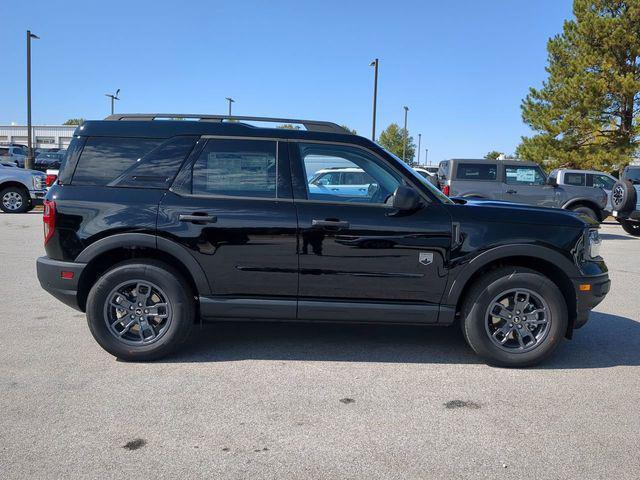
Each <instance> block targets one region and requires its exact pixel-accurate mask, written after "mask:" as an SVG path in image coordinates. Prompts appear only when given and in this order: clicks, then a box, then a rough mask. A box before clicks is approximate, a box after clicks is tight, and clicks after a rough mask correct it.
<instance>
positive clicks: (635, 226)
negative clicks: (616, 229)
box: [618, 220, 640, 237]
mask: <svg viewBox="0 0 640 480" xmlns="http://www.w3.org/2000/svg"><path fill="white" fill-rule="evenodd" d="M618 221H619V222H620V225H622V228H623V229H624V231H625V232H627V233H628V234H629V235H633V236H634V237H640V222H631V221H629V220H618Z"/></svg>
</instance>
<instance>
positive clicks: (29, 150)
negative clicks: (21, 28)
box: [24, 30, 40, 170]
mask: <svg viewBox="0 0 640 480" xmlns="http://www.w3.org/2000/svg"><path fill="white" fill-rule="evenodd" d="M32 38H36V39H38V38H40V37H39V36H37V35H36V34H35V33H31V30H27V158H26V160H25V161H24V168H25V169H28V170H30V169H31V168H33V138H32V132H31V129H32V127H31V39H32Z"/></svg>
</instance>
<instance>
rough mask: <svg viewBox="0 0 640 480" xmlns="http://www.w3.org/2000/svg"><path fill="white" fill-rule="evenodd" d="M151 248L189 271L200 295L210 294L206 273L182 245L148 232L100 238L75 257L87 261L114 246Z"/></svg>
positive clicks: (82, 261)
mask: <svg viewBox="0 0 640 480" xmlns="http://www.w3.org/2000/svg"><path fill="white" fill-rule="evenodd" d="M136 247H138V248H151V249H154V250H158V251H160V252H164V253H167V254H169V255H171V256H173V257H175V258H176V259H178V260H179V261H180V262H182V264H183V265H184V266H185V268H186V269H187V270H188V271H189V272H190V273H191V276H192V277H193V280H194V282H195V284H196V287H197V288H198V292H199V294H200V295H210V294H211V287H210V285H209V281H208V279H207V275H206V274H205V272H204V270H203V269H202V267H201V266H200V264H199V263H198V262H197V261H196V260H195V258H193V256H192V255H191V253H189V251H188V250H187V249H186V248H184V247H183V246H182V245H180V244H178V243H175V242H172V241H171V240H168V239H166V238H162V237H157V236H156V235H153V234H150V233H118V234H115V235H111V236H109V237H105V238H102V239H100V240H97V241H96V242H94V243H92V244H91V245H89V246H88V247H87V248H85V249H84V250H83V251H82V252H80V255H78V256H77V257H76V259H75V262H76V263H89V262H90V261H91V260H93V259H94V258H96V257H97V256H99V255H101V254H103V253H106V252H108V251H109V250H114V249H116V248H127V249H132V248H136Z"/></svg>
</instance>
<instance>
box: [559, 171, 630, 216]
mask: <svg viewBox="0 0 640 480" xmlns="http://www.w3.org/2000/svg"><path fill="white" fill-rule="evenodd" d="M554 178H555V179H556V182H557V183H558V185H574V186H578V187H595V188H601V189H603V190H604V191H605V193H606V194H607V206H606V207H605V210H606V211H607V212H611V210H612V207H611V190H612V189H613V185H614V184H615V183H616V182H617V181H618V179H617V178H616V177H614V176H613V175H610V174H608V173H604V172H599V171H597V170H572V169H570V168H560V169H558V170H553V171H552V172H551V173H550V174H549V179H550V180H552V179H554Z"/></svg>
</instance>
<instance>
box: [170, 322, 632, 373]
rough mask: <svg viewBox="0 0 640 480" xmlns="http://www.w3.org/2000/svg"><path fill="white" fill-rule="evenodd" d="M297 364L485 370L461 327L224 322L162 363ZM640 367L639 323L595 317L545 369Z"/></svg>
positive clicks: (197, 330) (198, 332)
mask: <svg viewBox="0 0 640 480" xmlns="http://www.w3.org/2000/svg"><path fill="white" fill-rule="evenodd" d="M249 359H252V360H282V361H287V360H297V361H333V362H382V363H425V364H428V363H436V364H437V363H446V364H479V363H482V360H481V359H480V358H478V357H477V356H476V355H475V354H474V353H473V351H472V350H471V349H470V348H469V347H468V346H467V345H466V343H465V341H464V340H463V338H462V335H461V333H460V329H459V328H456V327H423V326H405V325H336V324H301V323H262V322H260V323H258V322H241V323H240V322H238V323H230V322H220V323H213V324H205V325H203V326H202V327H201V326H195V327H194V329H193V332H192V334H191V337H190V339H189V340H188V341H187V343H186V345H185V346H184V349H183V350H181V351H180V352H179V353H177V354H174V355H171V356H170V357H167V358H165V359H163V360H160V362H168V363H190V362H233V361H240V360H249ZM624 365H627V366H637V365H640V322H638V321H634V320H631V319H629V318H625V317H620V316H617V315H609V314H606V313H599V312H594V313H592V316H591V319H590V320H589V322H588V323H587V324H586V325H585V326H584V327H583V328H581V329H579V330H576V331H575V332H574V337H573V339H572V340H571V341H564V342H562V344H561V345H560V347H559V348H558V350H557V351H556V352H555V354H554V355H553V356H552V357H551V358H549V359H547V360H546V361H544V362H543V363H542V364H541V365H540V366H538V367H536V368H539V369H582V368H608V367H615V366H624Z"/></svg>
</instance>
